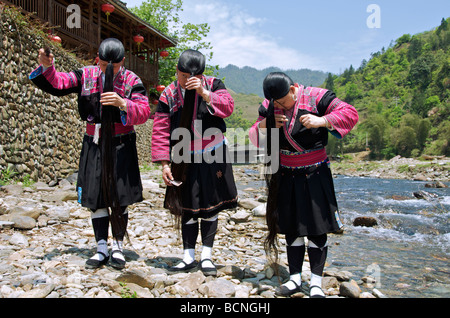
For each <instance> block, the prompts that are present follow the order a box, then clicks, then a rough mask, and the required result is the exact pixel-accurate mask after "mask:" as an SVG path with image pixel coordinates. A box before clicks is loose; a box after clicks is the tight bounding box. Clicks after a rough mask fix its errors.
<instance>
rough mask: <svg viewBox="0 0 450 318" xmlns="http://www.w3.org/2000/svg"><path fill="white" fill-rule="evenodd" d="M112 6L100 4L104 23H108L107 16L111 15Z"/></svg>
mask: <svg viewBox="0 0 450 318" xmlns="http://www.w3.org/2000/svg"><path fill="white" fill-rule="evenodd" d="M114 9H115V8H114V6H113V5H112V4H109V3H106V4H102V11H103V12H105V13H106V21H107V22H109V15H110V14H111V13H113V11H114Z"/></svg>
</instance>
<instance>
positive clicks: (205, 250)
mask: <svg viewBox="0 0 450 318" xmlns="http://www.w3.org/2000/svg"><path fill="white" fill-rule="evenodd" d="M211 251H212V247H209V246H205V245H203V247H202V256H201V260H204V259H211ZM202 266H203V267H211V268H214V264H213V263H212V262H211V261H209V260H208V261H205V262H203V263H202Z"/></svg>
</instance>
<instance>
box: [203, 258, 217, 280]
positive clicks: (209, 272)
mask: <svg viewBox="0 0 450 318" xmlns="http://www.w3.org/2000/svg"><path fill="white" fill-rule="evenodd" d="M205 261H210V262H211V264H213V266H214V267H203V262H205ZM200 269H201V271H202V273H203V275H205V276H216V275H217V269H216V266H215V265H214V263H213V262H212V260H210V259H209V258H205V259H202V260H201V262H200Z"/></svg>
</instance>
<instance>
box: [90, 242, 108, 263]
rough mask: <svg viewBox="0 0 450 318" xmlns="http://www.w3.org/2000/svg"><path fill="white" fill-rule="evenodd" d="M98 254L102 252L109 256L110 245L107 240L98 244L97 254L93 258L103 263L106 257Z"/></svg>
mask: <svg viewBox="0 0 450 318" xmlns="http://www.w3.org/2000/svg"><path fill="white" fill-rule="evenodd" d="M98 252H101V253H103V254H105V255H106V256H108V243H107V242H106V241H105V240H100V241H98V242H97V253H96V254H95V255H94V256H92V257H91V259H95V260H97V261H100V262H101V261H103V260H104V259H105V257H104V256H103V255H102V254H100V253H98Z"/></svg>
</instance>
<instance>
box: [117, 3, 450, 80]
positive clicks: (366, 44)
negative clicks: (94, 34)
mask: <svg viewBox="0 0 450 318" xmlns="http://www.w3.org/2000/svg"><path fill="white" fill-rule="evenodd" d="M123 1H124V2H126V3H127V6H128V7H133V6H136V5H139V4H140V3H142V2H143V1H142V0H123ZM371 4H375V5H377V8H378V9H379V11H378V10H377V11H374V10H369V11H368V6H369V5H371ZM377 12H379V19H375V20H373V18H374V17H375V16H373V14H376V13H377ZM180 16H181V19H182V21H183V23H188V22H189V23H194V24H197V23H208V24H209V26H210V27H211V30H210V33H209V35H208V38H207V40H209V41H210V42H211V44H212V46H213V52H214V57H213V59H212V60H211V61H209V64H213V65H219V66H220V67H225V66H227V65H228V64H234V65H236V66H239V67H243V66H251V67H254V68H257V69H263V68H266V67H269V66H277V67H279V68H281V69H283V70H286V69H301V68H309V69H313V70H321V71H325V72H332V73H341V72H343V71H344V70H345V69H346V68H348V67H349V66H350V65H353V66H354V67H355V68H357V67H359V66H360V64H361V61H362V60H363V59H367V60H368V59H369V58H370V54H371V53H373V52H377V51H379V50H381V48H382V47H383V46H384V47H388V46H389V44H390V43H391V40H394V41H395V40H396V39H397V38H399V37H400V36H402V35H403V34H405V33H409V34H411V35H413V34H416V33H420V32H423V31H426V30H431V29H432V28H434V27H437V26H438V25H439V24H440V22H441V19H442V18H443V17H444V18H448V17H449V16H450V1H449V0H429V1H418V0H390V1H387V0H315V1H302V0H296V1H292V0H290V1H288V0H276V1H273V0H270V1H269V0H183V12H182V13H181V15H180ZM375 18H376V17H375ZM368 20H369V22H375V23H379V25H378V24H377V25H375V26H379V27H372V28H371V27H369V26H370V23H369V25H368ZM372 26H373V25H372Z"/></svg>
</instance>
